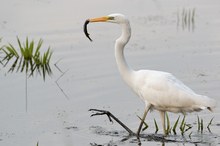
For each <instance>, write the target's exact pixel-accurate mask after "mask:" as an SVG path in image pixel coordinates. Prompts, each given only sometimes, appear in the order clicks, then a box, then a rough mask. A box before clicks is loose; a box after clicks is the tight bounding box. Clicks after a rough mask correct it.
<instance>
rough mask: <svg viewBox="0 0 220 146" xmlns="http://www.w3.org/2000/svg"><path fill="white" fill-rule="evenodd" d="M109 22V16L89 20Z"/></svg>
mask: <svg viewBox="0 0 220 146" xmlns="http://www.w3.org/2000/svg"><path fill="white" fill-rule="evenodd" d="M108 20H109V17H108V16H104V17H99V18H92V19H89V22H106V21H108Z"/></svg>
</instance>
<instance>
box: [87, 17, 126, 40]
mask: <svg viewBox="0 0 220 146" xmlns="http://www.w3.org/2000/svg"><path fill="white" fill-rule="evenodd" d="M93 22H111V23H117V24H124V23H129V22H128V20H127V18H126V17H125V16H124V15H122V14H118V13H115V14H110V15H108V16H103V17H98V18H91V19H87V20H86V22H85V24H84V33H85V35H86V36H87V37H88V38H89V40H90V41H92V39H91V38H90V37H89V33H88V32H87V25H88V24H89V23H93Z"/></svg>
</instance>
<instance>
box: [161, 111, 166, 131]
mask: <svg viewBox="0 0 220 146" xmlns="http://www.w3.org/2000/svg"><path fill="white" fill-rule="evenodd" d="M160 118H161V122H162V126H163V132H164V135H166V134H167V132H166V129H165V112H164V111H160Z"/></svg>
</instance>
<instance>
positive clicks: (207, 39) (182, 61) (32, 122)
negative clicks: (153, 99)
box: [0, 0, 220, 146]
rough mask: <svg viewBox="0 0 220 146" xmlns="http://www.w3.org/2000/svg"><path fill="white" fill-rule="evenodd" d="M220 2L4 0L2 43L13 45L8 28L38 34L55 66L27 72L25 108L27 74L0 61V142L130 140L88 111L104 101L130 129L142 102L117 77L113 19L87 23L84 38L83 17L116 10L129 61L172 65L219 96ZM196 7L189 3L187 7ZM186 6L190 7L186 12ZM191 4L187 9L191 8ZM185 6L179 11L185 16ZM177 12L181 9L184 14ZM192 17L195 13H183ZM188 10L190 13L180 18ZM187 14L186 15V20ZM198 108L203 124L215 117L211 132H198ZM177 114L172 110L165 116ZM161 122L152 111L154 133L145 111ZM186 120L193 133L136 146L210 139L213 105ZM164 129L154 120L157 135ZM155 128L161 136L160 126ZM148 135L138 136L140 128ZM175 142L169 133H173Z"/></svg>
mask: <svg viewBox="0 0 220 146" xmlns="http://www.w3.org/2000/svg"><path fill="white" fill-rule="evenodd" d="M219 6H220V1H219V0H213V1H209V0H193V1H192V0H184V1H183V0H178V1H176V0H168V1H163V0H137V1H125V0H121V1H112V0H111V1H110V0H109V1H101V0H95V1H83V0H81V1H77V0H64V1H59V0H53V1H52V0H23V1H15V0H2V1H1V9H0V32H1V33H0V37H3V40H2V44H4V43H7V42H10V43H12V44H16V36H19V37H20V38H21V39H23V40H24V39H25V37H26V36H28V37H29V38H30V39H32V38H33V39H35V40H37V39H39V38H42V39H43V40H44V47H45V48H47V47H48V46H49V45H50V46H51V48H52V49H53V59H52V62H53V63H55V62H57V61H58V60H60V59H61V60H60V62H59V63H58V65H59V67H60V68H61V69H62V71H67V72H66V73H65V74H64V76H63V77H62V78H61V79H60V80H59V85H60V87H61V88H62V89H63V90H64V92H65V94H66V95H67V96H68V98H66V97H65V96H64V94H63V93H62V92H61V90H60V89H59V88H58V86H57V85H56V83H55V81H56V80H57V79H58V78H59V77H60V75H61V74H62V73H61V72H59V71H58V70H57V69H56V68H55V67H54V66H53V67H52V69H53V76H52V77H48V78H47V79H46V82H45V83H44V82H43V81H42V79H41V77H39V76H36V77H34V78H30V79H28V112H27V113H26V112H25V76H24V75H23V74H7V75H5V73H6V72H7V69H3V68H1V70H0V74H1V75H0V78H1V83H0V87H1V88H0V89H1V102H0V123H1V124H0V145H2V146H21V145H23V146H24V145H28V146H30V145H33V146H35V145H36V143H37V142H38V141H39V146H48V145H53V146H75V145H77V146H78V145H81V146H82V145H83V146H86V145H88V146H95V145H105V146H106V145H126V146H128V145H129V146H133V145H138V143H139V142H138V141H137V140H136V139H135V138H134V137H133V138H129V139H128V140H124V139H125V138H126V136H127V133H126V132H125V131H124V129H122V128H121V127H120V126H118V125H117V124H116V123H113V124H111V123H110V122H109V121H108V119H107V117H103V116H100V117H93V118H90V114H91V113H90V112H88V109H90V108H98V109H105V110H109V111H111V112H112V113H114V114H115V115H116V116H117V117H119V118H120V119H121V120H122V121H124V122H125V123H126V124H127V125H128V126H129V127H130V128H131V129H132V130H136V129H137V127H138V124H139V122H140V121H139V119H138V118H137V115H139V116H141V115H142V114H143V110H144V104H143V103H142V101H141V100H140V99H139V98H138V97H136V95H134V94H133V93H132V92H131V91H130V89H129V88H128V87H127V86H126V85H125V84H124V82H123V81H122V79H121V77H120V75H119V73H118V70H117V67H116V63H115V60H114V49H113V47H114V40H115V39H116V38H117V37H118V36H119V35H120V28H119V27H118V26H117V25H113V24H104V23H99V24H93V25H89V28H88V29H89V32H90V34H91V37H92V38H93V40H94V41H93V43H91V42H90V41H89V40H88V39H87V38H86V37H85V36H84V34H83V30H82V29H83V24H84V21H85V20H86V19H87V18H90V17H97V16H102V15H108V14H111V13H115V12H119V13H123V14H125V15H126V16H127V17H128V18H129V19H130V21H131V26H132V38H131V41H130V42H129V44H128V45H127V48H126V59H127V61H128V63H129V64H130V65H131V66H132V67H133V68H134V69H142V68H146V69H147V68H148V69H155V70H162V71H167V72H171V73H173V74H174V75H175V76H177V77H178V78H179V79H180V80H182V81H183V82H184V83H186V84H187V85H188V86H189V87H191V88H192V89H193V90H195V91H196V92H198V93H200V94H204V95H207V96H210V97H212V98H214V99H216V100H217V101H218V102H219V101H220V100H219V92H220V91H219V89H220V64H219V62H220V59H219V58H220V27H219V26H220V19H219V17H220V9H219ZM193 11H194V12H193ZM189 13H190V14H189ZM193 13H194V16H193ZM186 15H187V16H186ZM185 17H187V18H186V19H185ZM191 17H193V18H191ZM188 18H190V19H188ZM192 19H193V21H192ZM197 115H199V116H200V117H201V118H203V119H204V123H205V125H207V124H208V122H209V121H210V119H211V118H212V117H214V120H213V124H212V125H211V131H212V133H210V132H208V130H207V129H206V128H205V131H204V133H202V134H201V133H199V132H197V125H196V124H193V123H196V121H197ZM177 117H178V114H170V121H171V123H172V124H173V123H174V122H175V120H176V119H177ZM154 118H155V119H157V122H158V125H159V127H161V123H160V119H159V114H158V112H156V111H154V112H152V113H150V114H149V115H148V116H147V120H146V122H147V123H148V124H149V126H150V127H149V128H148V129H147V130H146V131H145V132H144V134H151V135H154V131H155V128H154V123H153V119H154ZM186 120H187V123H190V124H193V129H192V130H191V131H190V132H192V135H191V138H189V133H190V132H187V133H186V134H185V136H184V137H182V136H181V135H180V132H179V131H178V135H177V136H174V135H171V136H169V137H167V139H168V140H171V142H161V141H155V140H151V139H148V138H141V139H140V141H141V143H142V145H155V146H156V145H167V146H173V145H187V146H188V145H212V146H214V145H218V144H219V143H220V138H219V137H220V136H219V133H220V130H219V124H220V109H219V107H217V108H216V109H215V111H214V113H210V112H208V111H203V112H200V113H192V114H189V115H187V118H186ZM161 133H162V130H161V128H160V130H159V134H161ZM159 136H160V135H159ZM145 137H146V135H145ZM173 141H175V142H173Z"/></svg>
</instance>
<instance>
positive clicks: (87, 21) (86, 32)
mask: <svg viewBox="0 0 220 146" xmlns="http://www.w3.org/2000/svg"><path fill="white" fill-rule="evenodd" d="M88 24H89V19H87V20H86V21H85V23H84V33H85V35H86V37H87V38H88V39H89V40H90V41H91V42H92V39H91V38H90V37H89V33H88V30H87V25H88Z"/></svg>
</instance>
